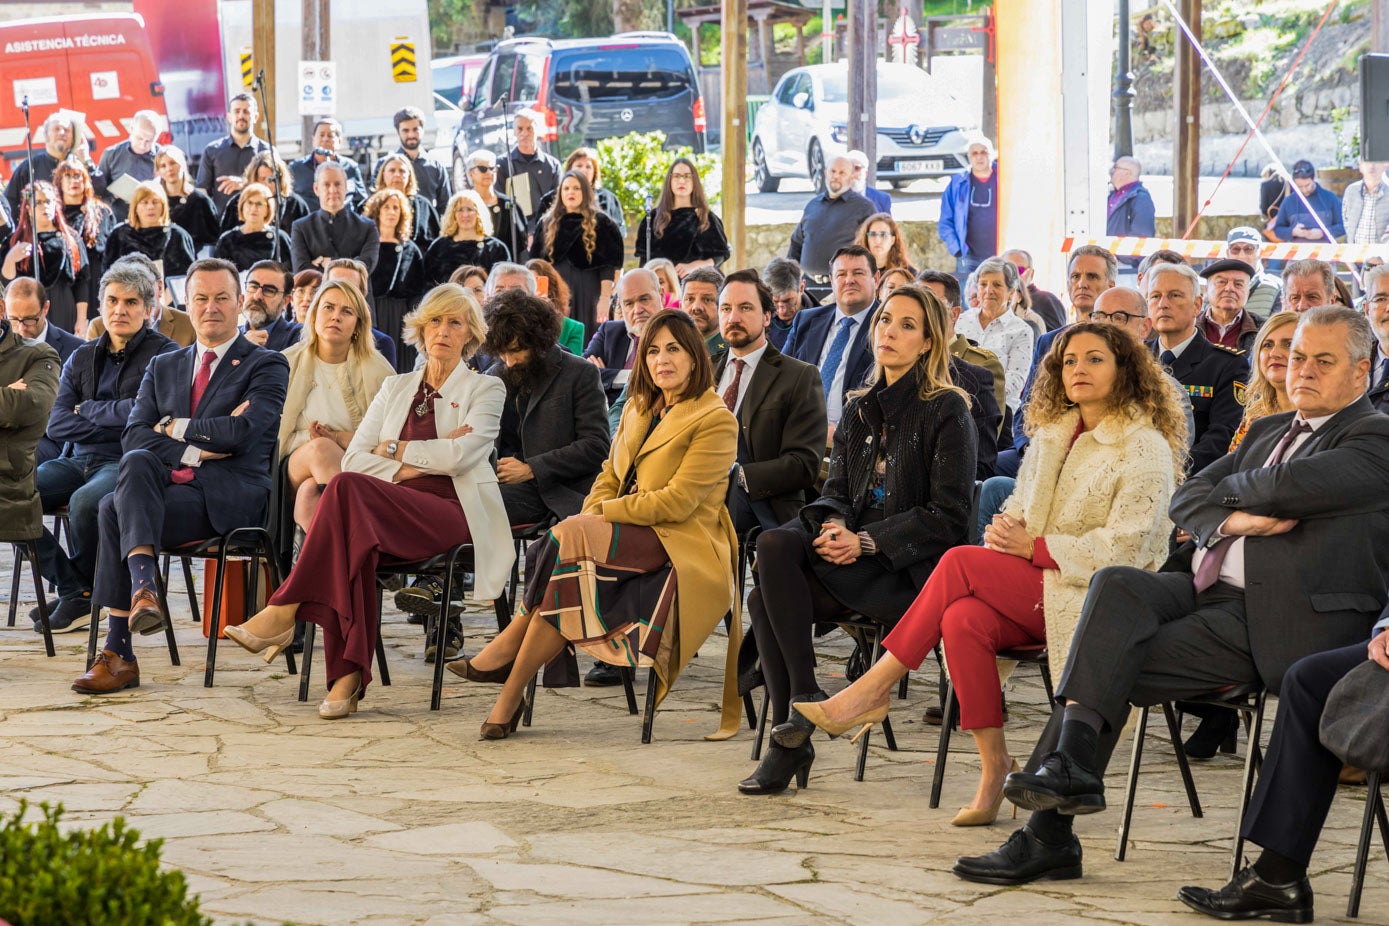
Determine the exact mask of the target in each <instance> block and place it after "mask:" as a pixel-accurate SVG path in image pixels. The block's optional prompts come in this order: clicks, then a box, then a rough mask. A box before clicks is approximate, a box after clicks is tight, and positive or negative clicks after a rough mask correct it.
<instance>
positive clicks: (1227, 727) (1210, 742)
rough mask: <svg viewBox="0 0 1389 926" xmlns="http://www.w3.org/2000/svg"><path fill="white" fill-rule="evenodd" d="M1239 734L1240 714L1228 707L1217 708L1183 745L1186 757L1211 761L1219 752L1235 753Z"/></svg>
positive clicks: (1203, 718)
mask: <svg viewBox="0 0 1389 926" xmlns="http://www.w3.org/2000/svg"><path fill="white" fill-rule="evenodd" d="M1202 706H1203V707H1204V706H1205V705H1202ZM1238 733H1239V713H1238V712H1236V711H1234V710H1232V709H1230V708H1227V707H1221V708H1216V709H1214V710H1212V711H1211V712H1210V713H1208V714H1205V715H1204V716H1202V718H1201V723H1200V725H1199V726H1197V728H1196V732H1195V733H1193V734H1191V736H1189V737H1187V740H1186V743H1185V744H1184V745H1183V748H1184V749H1185V750H1186V757H1187V758H1188V759H1210V758H1213V757H1214V756H1215V754H1216V752H1217V751H1219V752H1225V753H1232V752H1234V751H1235V738H1236V735H1237V734H1238Z"/></svg>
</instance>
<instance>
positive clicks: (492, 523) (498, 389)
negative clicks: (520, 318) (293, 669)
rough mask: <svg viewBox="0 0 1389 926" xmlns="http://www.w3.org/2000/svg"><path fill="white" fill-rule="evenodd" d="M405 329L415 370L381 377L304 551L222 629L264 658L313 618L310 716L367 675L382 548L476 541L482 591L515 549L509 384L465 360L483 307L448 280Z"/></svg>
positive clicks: (396, 554) (404, 555) (339, 712)
mask: <svg viewBox="0 0 1389 926" xmlns="http://www.w3.org/2000/svg"><path fill="white" fill-rule="evenodd" d="M405 328H406V338H405V340H406V342H407V343H410V344H414V345H417V348H418V349H419V350H420V351H421V353H423V354H424V355H425V357H426V362H425V366H424V369H423V370H420V371H417V372H414V373H402V374H400V375H398V376H392V377H390V378H389V379H387V380H386V382H385V384H384V385H383V386H382V387H381V391H380V392H378V393H377V394H376V398H375V399H373V400H372V403H371V406H370V407H369V408H368V409H367V413H366V417H365V418H363V419H362V423H361V424H360V425H359V426H358V427H357V432H356V434H355V435H354V436H353V438H352V442H351V443H350V444H349V445H348V448H347V452H346V453H345V454H344V455H343V458H342V469H343V471H342V473H340V474H339V475H337V476H334V477H333V478H332V480H331V481H330V482H329V483H328V486H327V488H326V489H325V490H324V492H323V496H322V498H320V499H319V502H318V508H317V511H316V512H315V513H314V519H313V522H312V523H311V524H310V526H309V532H308V536H307V537H306V538H305V539H304V546H303V549H302V550H301V552H300V555H299V562H298V563H297V564H296V565H295V567H294V569H293V571H291V572H290V574H289V577H288V579H286V580H285V583H284V584H283V585H281V586H280V588H279V589H278V590H277V591H276V592H275V594H274V595H273V596H271V598H270V602H269V604H268V605H267V606H266V607H265V609H264V610H262V611H261V612H260V613H259V614H257V615H256V616H255V617H253V618H251V619H250V620H249V621H247V622H246V623H245V624H243V625H242V626H240V627H229V628H228V632H227V636H228V637H230V638H231V639H233V640H235V641H236V642H237V643H238V644H240V645H241V646H243V647H244V648H246V649H247V650H250V651H251V652H253V653H259V652H263V653H265V658H266V661H267V662H269V661H271V660H273V659H274V658H275V656H276V655H278V654H279V653H280V651H281V650H283V649H284V647H286V646H288V645H289V643H290V641H291V640H292V639H293V636H294V622H295V620H301V621H312V622H313V623H315V624H318V625H319V626H320V627H322V628H323V650H324V656H325V659H324V662H325V663H326V665H327V671H328V684H329V691H328V697H327V698H326V699H325V700H324V701H323V703H322V704H320V705H319V708H318V713H319V716H321V717H324V718H328V719H334V718H338V717H345V716H347V715H348V714H349V713H352V712H353V711H355V710H356V709H357V701H358V699H359V698H360V697H361V695H362V693H363V691H364V690H365V688H366V685H367V683H368V682H370V681H371V659H372V655H373V653H375V651H376V634H377V614H376V565H377V563H378V561H379V560H380V558H381V557H382V556H389V557H391V558H393V559H400V560H418V559H425V558H427V557H429V556H433V555H436V554H438V553H442V552H444V551H446V550H448V549H449V548H450V547H452V546H454V545H455V544H459V543H467V542H470V541H471V542H472V543H473V544H474V546H475V550H476V552H475V554H474V555H475V560H474V563H475V565H474V569H475V579H474V590H473V595H474V596H475V597H477V598H478V599H480V600H491V599H494V598H496V597H497V596H498V595H500V594H501V592H502V588H503V587H504V586H505V584H506V580H507V577H508V575H509V573H510V570H511V563H512V560H513V558H514V557H515V553H514V552H513V550H512V546H511V533H510V529H509V528H508V527H507V518H506V509H505V507H504V506H503V505H502V497H501V493H500V491H498V489H497V476H496V473H495V472H493V470H492V466H491V463H490V460H489V457H490V454H491V452H492V445H493V442H494V441H495V440H496V438H497V432H498V430H499V428H500V425H501V414H502V405H503V403H504V402H505V399H506V387H505V386H504V385H503V383H502V381H501V380H499V379H497V378H496V377H493V376H483V375H482V374H480V373H475V372H473V371H472V370H470V369H468V367H467V365H466V364H465V363H464V362H463V361H465V360H466V359H467V358H468V357H470V356H472V354H473V353H474V351H476V350H477V347H478V345H479V344H481V343H482V341H483V338H484V337H485V335H486V330H487V329H486V326H485V324H484V323H483V320H482V310H481V309H480V308H479V307H478V304H477V300H476V299H474V298H473V296H472V294H471V293H469V292H467V291H466V290H465V289H463V287H461V286H457V285H455V284H451V283H446V284H444V285H442V286H439V287H437V288H435V289H434V290H432V291H431V292H429V293H428V294H427V295H426V296H425V298H424V301H423V302H421V303H420V307H419V308H418V309H417V310H416V311H415V312H413V313H411V315H409V316H408V317H407V318H406V320H405ZM464 432H466V433H464ZM455 434H457V435H458V436H456V437H455V436H451V435H455Z"/></svg>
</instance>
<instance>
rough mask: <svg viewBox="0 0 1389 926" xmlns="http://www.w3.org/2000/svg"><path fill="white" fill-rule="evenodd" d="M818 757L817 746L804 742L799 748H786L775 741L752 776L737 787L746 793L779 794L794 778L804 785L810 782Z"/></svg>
mask: <svg viewBox="0 0 1389 926" xmlns="http://www.w3.org/2000/svg"><path fill="white" fill-rule="evenodd" d="M814 761H815V747H814V746H812V745H810V743H804V744H802V745H801V746H800V747H799V748H797V749H786V748H784V747H781V746H778V745H777V744H776V743H772V744H770V745H769V746H768V747H767V751H766V752H765V753H763V755H762V761H761V762H759V763H758V764H757V769H756V770H755V771H754V772H753V773H752V777H751V778H744V779H743V780H742V781H740V782H738V790H739V791H741V792H742V793H744V794H780V793H781V792H782V791H785V790H786V789H787V788H789V787H791V779H792V778H793V777H794V778H795V779H796V787H798V788H804V787H805V786H806V785H807V784H808V783H809V782H810V766H811V764H812V763H814Z"/></svg>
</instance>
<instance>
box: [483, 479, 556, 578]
mask: <svg viewBox="0 0 1389 926" xmlns="http://www.w3.org/2000/svg"><path fill="white" fill-rule="evenodd" d="M497 488H499V489H501V492H502V504H503V505H504V506H506V519H507V521H508V522H510V523H512V524H539V523H541V522H542V521H548V520H550V519H551V518H553V517H556V515H555V514H554V512H552V511H550V509H549V506H547V505H546V504H545V499H543V498H541V497H540V488H539V487H538V486H537V485H536V484H535V480H534V479H532V480H531V481H530V482H516V483H510V484H508V485H501V486H498V487H497ZM527 574H528V575H529V573H527Z"/></svg>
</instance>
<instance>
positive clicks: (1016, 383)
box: [955, 309, 1036, 412]
mask: <svg viewBox="0 0 1389 926" xmlns="http://www.w3.org/2000/svg"><path fill="white" fill-rule="evenodd" d="M955 333H956V334H962V335H964V336H965V337H967V338H969V339H970V340H971V341H973V342H974V343H976V344H978V345H979V346H980V347H982V348H984V350H987V351H991V352H992V353H993V354H994V356H996V357H997V358H998V360H999V362H1000V363H1002V364H1003V379H1004V386H1005V389H1004V392H1005V398H1006V399H1007V402H1008V407H1009V408H1011V409H1012V410H1013V411H1015V412H1016V411H1017V410H1018V405H1020V404H1021V403H1022V390H1023V387H1024V386H1026V385H1027V373H1028V371H1029V370H1031V369H1032V342H1033V340H1034V339H1035V338H1036V334H1035V332H1033V330H1032V326H1031V325H1029V324H1028V323H1027V322H1025V321H1023V320H1022V319H1021V318H1018V316H1017V315H1015V314H1013V313H1012V312H1004V313H1003V314H1002V315H1000V316H998V317H997V318H995V319H994V320H993V321H992V322H990V323H989V327H987V328H985V327H983V326H982V325H981V323H980V319H979V310H978V309H970V310H969V311H968V312H965V313H964V314H962V315H961V316H960V320H959V321H958V322H956V323H955Z"/></svg>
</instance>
